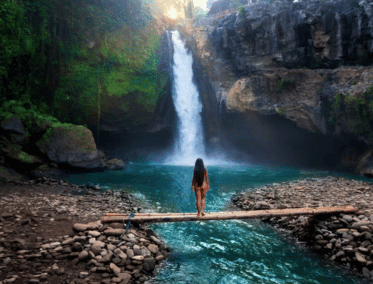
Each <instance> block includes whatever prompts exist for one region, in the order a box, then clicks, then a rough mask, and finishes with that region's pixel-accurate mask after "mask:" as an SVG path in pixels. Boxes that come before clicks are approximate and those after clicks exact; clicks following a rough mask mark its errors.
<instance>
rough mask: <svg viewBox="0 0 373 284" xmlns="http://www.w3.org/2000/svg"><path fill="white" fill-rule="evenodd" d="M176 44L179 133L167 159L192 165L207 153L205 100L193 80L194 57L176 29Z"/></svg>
mask: <svg viewBox="0 0 373 284" xmlns="http://www.w3.org/2000/svg"><path fill="white" fill-rule="evenodd" d="M172 42H173V45H174V66H173V71H174V86H173V94H172V95H173V100H174V104H175V109H176V113H177V116H178V121H179V122H178V135H177V140H176V143H175V149H174V151H173V153H172V155H171V157H169V159H167V161H166V162H168V163H172V164H180V165H193V164H194V162H195V160H196V159H197V158H198V157H202V158H203V157H204V156H205V147H204V141H203V128H202V119H201V112H202V103H201V101H200V99H199V93H198V90H197V87H196V85H195V84H194V83H193V68H192V64H193V58H192V55H191V54H188V52H187V49H186V48H185V45H184V42H183V41H182V40H181V38H180V34H179V32H177V31H174V32H172Z"/></svg>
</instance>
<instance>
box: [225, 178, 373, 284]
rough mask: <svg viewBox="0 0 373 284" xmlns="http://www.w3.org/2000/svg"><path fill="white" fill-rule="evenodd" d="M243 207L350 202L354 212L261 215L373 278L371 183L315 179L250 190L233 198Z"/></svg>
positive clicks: (334, 204)
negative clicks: (355, 209) (308, 214)
mask: <svg viewBox="0 0 373 284" xmlns="http://www.w3.org/2000/svg"><path fill="white" fill-rule="evenodd" d="M232 203H233V204H234V205H235V206H236V207H238V208H240V209H241V210H242V209H244V210H265V209H285V208H298V207H321V206H338V205H339V206H343V205H352V206H354V207H355V208H357V209H359V212H357V213H353V214H334V215H318V216H296V217H282V218H267V219H263V221H265V222H269V223H271V224H272V225H274V226H276V227H280V228H284V229H287V230H288V231H289V232H290V234H291V235H292V236H293V237H295V238H297V239H298V240H299V241H300V242H302V243H304V244H305V245H306V246H307V247H309V248H310V249H312V250H314V251H316V252H318V253H320V254H321V255H322V256H323V257H324V258H325V259H329V260H330V261H333V262H335V263H338V264H339V265H342V266H344V267H345V268H347V269H348V270H350V271H351V272H352V273H354V274H358V275H360V276H362V277H364V278H365V279H367V280H368V282H369V283H373V234H372V232H373V184H371V183H367V182H363V181H357V180H349V179H346V178H337V177H327V178H312V179H305V180H302V181H294V182H284V183H280V184H272V185H266V186H263V187H258V188H253V189H248V190H247V191H246V192H241V193H239V194H237V195H235V196H233V197H232Z"/></svg>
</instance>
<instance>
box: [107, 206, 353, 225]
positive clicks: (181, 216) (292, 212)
mask: <svg viewBox="0 0 373 284" xmlns="http://www.w3.org/2000/svg"><path fill="white" fill-rule="evenodd" d="M357 211H358V210H357V209H355V208H354V207H352V206H334V207H318V208H288V209H274V210H255V211H228V212H206V215H205V216H201V217H198V216H197V213H136V214H135V216H134V217H132V218H131V222H133V223H161V222H183V221H202V220H203V221H207V220H231V219H254V218H271V217H285V216H299V215H320V214H335V213H354V212H357ZM128 218H129V214H118V213H106V214H105V216H104V217H103V219H102V222H103V223H109V222H123V221H126V220H128Z"/></svg>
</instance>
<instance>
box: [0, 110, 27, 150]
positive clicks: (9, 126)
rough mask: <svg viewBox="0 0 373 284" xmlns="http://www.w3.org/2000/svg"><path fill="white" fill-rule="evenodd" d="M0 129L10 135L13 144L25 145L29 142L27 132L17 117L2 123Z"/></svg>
mask: <svg viewBox="0 0 373 284" xmlns="http://www.w3.org/2000/svg"><path fill="white" fill-rule="evenodd" d="M0 128H1V129H2V130H3V131H5V132H6V133H7V134H8V136H9V138H10V141H11V142H12V143H14V144H24V143H25V142H27V138H28V136H27V132H26V131H25V129H24V127H23V125H22V122H21V121H20V120H19V119H18V118H17V117H16V116H13V117H11V118H8V119H4V120H3V121H1V123H0Z"/></svg>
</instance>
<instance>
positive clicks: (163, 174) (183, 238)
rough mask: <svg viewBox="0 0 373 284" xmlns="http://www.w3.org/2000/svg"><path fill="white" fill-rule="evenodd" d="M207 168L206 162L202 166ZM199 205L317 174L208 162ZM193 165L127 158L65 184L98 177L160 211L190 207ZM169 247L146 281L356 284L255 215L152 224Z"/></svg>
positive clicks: (217, 207) (211, 206)
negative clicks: (206, 186) (119, 165)
mask: <svg viewBox="0 0 373 284" xmlns="http://www.w3.org/2000/svg"><path fill="white" fill-rule="evenodd" d="M207 166H208V165H207ZM208 169H209V177H210V186H211V188H210V190H209V191H208V193H207V205H206V206H207V208H206V209H207V211H210V212H214V211H221V210H223V208H224V206H225V205H226V204H227V202H228V201H229V198H230V196H231V195H232V194H233V193H236V192H238V191H240V190H243V189H247V188H252V187H253V186H258V185H263V184H266V183H272V182H282V181H289V180H294V179H301V178H308V177H320V176H323V175H325V173H324V172H317V173H314V172H312V171H301V170H297V169H288V168H269V167H258V166H252V165H245V166H242V165H240V166H221V167H219V166H211V167H208ZM192 172H193V167H191V166H189V167H186V166H169V165H166V166H165V165H157V166H154V165H146V164H132V165H131V166H130V167H129V168H127V170H126V171H120V172H106V173H102V174H97V173H95V174H92V175H82V176H74V177H72V178H71V179H70V181H71V182H74V183H80V184H85V183H87V182H93V183H100V184H101V185H103V186H111V187H113V188H118V189H123V188H125V189H126V190H128V191H129V192H130V193H139V194H140V195H138V196H139V197H141V198H142V197H144V199H145V200H148V201H149V203H150V204H151V205H152V206H153V207H154V208H157V207H158V208H159V210H158V211H160V212H194V211H195V196H194V193H193V192H192V191H191V189H190V183H191V179H192ZM151 228H153V229H154V230H155V231H156V232H157V233H158V234H160V235H161V236H162V238H163V239H164V240H165V241H166V242H167V243H168V244H169V245H170V246H171V247H172V249H173V253H172V255H171V256H170V258H169V259H167V260H166V261H165V262H164V264H163V265H162V267H161V269H160V270H159V271H158V272H159V273H158V274H157V275H156V277H155V278H154V280H152V283H188V284H192V283H198V284H205V283H206V284H212V283H213V284H215V283H281V284H282V283H286V284H289V283H299V284H308V283H310V284H313V283H315V284H316V283H318V284H323V283H325V284H333V283H336V284H337V283H338V284H353V283H363V281H362V280H360V279H357V278H356V277H353V276H351V275H349V274H347V273H346V272H345V271H344V270H342V269H338V268H336V267H334V266H332V265H330V264H328V263H326V262H324V261H322V260H321V259H320V258H319V257H317V256H316V255H315V254H313V253H310V252H308V251H306V250H304V249H301V248H299V247H298V246H296V245H295V243H294V242H291V241H289V240H288V239H287V238H286V237H284V235H283V234H281V233H279V232H278V231H277V230H275V229H273V228H272V227H270V226H269V225H267V224H265V223H262V222H260V221H258V220H252V221H249V222H244V221H239V220H235V221H208V222H201V221H200V222H184V223H168V224H156V225H152V227H151Z"/></svg>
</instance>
